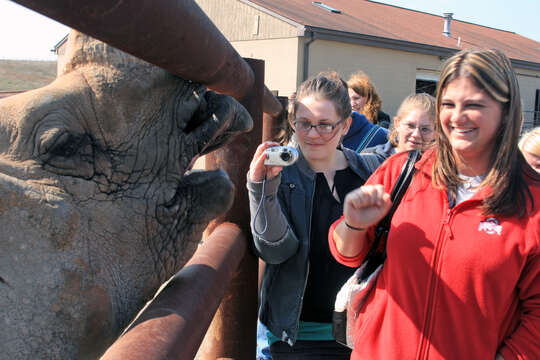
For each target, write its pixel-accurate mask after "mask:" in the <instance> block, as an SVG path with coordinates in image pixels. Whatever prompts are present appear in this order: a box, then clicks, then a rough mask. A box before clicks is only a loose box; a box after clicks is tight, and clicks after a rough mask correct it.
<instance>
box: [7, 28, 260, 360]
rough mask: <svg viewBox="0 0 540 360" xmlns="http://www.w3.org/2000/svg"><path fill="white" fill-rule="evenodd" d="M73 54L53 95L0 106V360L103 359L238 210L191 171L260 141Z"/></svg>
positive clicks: (115, 57) (139, 69) (166, 81)
mask: <svg viewBox="0 0 540 360" xmlns="http://www.w3.org/2000/svg"><path fill="white" fill-rule="evenodd" d="M67 51H68V54H67V56H68V61H67V64H66V66H65V68H64V71H63V72H62V73H61V74H60V75H59V77H58V78H57V80H56V81H54V82H53V83H52V84H51V85H49V86H46V87H44V88H41V89H37V90H34V91H30V92H27V93H24V94H21V95H17V96H12V97H8V98H5V99H3V100H0V358H1V359H95V358H97V357H99V356H100V355H101V354H102V353H103V352H104V351H105V349H106V348H107V347H108V346H109V345H110V344H111V343H112V342H113V341H114V340H115V339H116V337H117V336H118V334H119V333H120V332H121V330H122V329H123V327H124V326H126V325H127V324H128V323H129V321H130V320H132V318H133V317H134V316H135V314H136V313H137V311H138V310H139V309H140V308H141V307H142V305H143V304H144V303H145V302H146V301H147V300H148V299H150V298H151V296H152V295H153V294H154V292H155V290H156V289H157V288H158V287H159V285H160V284H161V283H162V282H163V281H165V280H166V279H167V278H168V277H169V276H171V275H172V274H174V273H175V272H176V271H178V270H179V269H180V268H181V267H182V266H183V264H185V262H186V261H187V260H188V259H189V258H190V257H191V255H192V254H193V252H194V250H195V248H196V245H197V242H198V241H199V239H200V238H201V233H202V231H203V230H204V228H205V226H206V225H207V223H208V222H209V221H210V220H211V219H212V218H215V217H216V216H218V215H220V214H222V213H224V212H225V211H226V210H227V209H228V208H229V206H230V205H231V202H232V197H233V187H232V184H231V182H230V180H229V179H228V178H227V176H226V175H225V174H224V173H223V172H221V171H215V172H197V173H195V172H193V173H191V174H190V175H187V174H185V172H186V171H187V170H189V168H190V164H191V163H192V161H193V160H194V159H195V158H196V157H197V156H199V155H201V154H204V153H206V152H209V151H211V150H213V149H215V148H216V147H219V146H221V145H223V144H224V143H225V142H227V141H228V140H230V139H231V137H232V136H233V135H235V134H236V133H238V132H243V131H247V130H249V129H250V128H251V118H250V117H249V114H248V113H247V112H246V110H245V109H244V108H243V107H241V105H239V104H238V103H237V102H235V101H234V100H233V99H231V98H230V97H226V96H223V95H217V94H214V93H212V92H206V91H205V89H204V88H203V87H202V86H200V85H197V84H194V83H191V82H187V81H184V80H182V79H180V78H178V77H175V76H173V75H171V74H169V73H167V72H165V71H163V70H161V69H159V68H157V67H155V66H152V65H149V64H147V63H145V62H142V61H140V60H136V59H135V58H133V57H131V56H129V55H127V54H125V53H122V52H120V51H118V50H116V49H114V48H111V47H110V46H107V45H105V44H103V43H101V42H99V41H96V40H94V39H91V38H88V37H86V36H84V35H81V34H78V33H76V32H72V33H71V34H70V38H69V44H68V50H67ZM209 195H211V196H209Z"/></svg>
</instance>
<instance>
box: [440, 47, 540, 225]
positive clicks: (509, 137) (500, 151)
mask: <svg viewBox="0 0 540 360" xmlns="http://www.w3.org/2000/svg"><path fill="white" fill-rule="evenodd" d="M460 77H466V78H468V79H471V80H472V81H473V82H474V83H475V84H476V86H478V88H480V89H482V90H483V91H485V92H486V94H488V95H489V96H491V97H492V98H493V99H494V100H496V101H498V102H499V103H500V104H501V105H502V119H501V125H500V127H499V129H498V131H497V133H496V135H495V139H494V143H495V147H494V149H495V150H494V151H493V153H492V154H491V169H490V170H489V172H488V174H487V176H486V178H485V179H484V181H483V182H482V186H489V187H490V188H491V193H490V194H489V195H488V196H487V197H486V198H485V199H484V200H483V205H482V209H483V213H484V214H486V215H487V214H503V215H514V214H518V215H519V216H523V215H524V214H525V212H526V204H527V198H529V199H530V200H531V204H532V200H533V199H532V195H531V193H530V191H529V188H528V186H527V184H526V182H525V178H524V175H523V172H522V169H523V165H524V159H523V157H522V156H521V154H520V152H519V149H518V139H519V133H520V131H521V124H522V121H523V118H522V111H521V100H520V94H519V85H518V82H517V79H516V75H515V73H514V70H513V69H512V65H511V63H510V60H509V59H508V57H506V55H504V54H503V53H502V52H501V51H498V50H463V51H461V52H459V53H457V54H455V55H453V56H452V57H450V58H449V59H448V60H447V61H446V62H445V64H444V65H443V69H442V71H441V77H440V81H439V83H438V86H437V121H436V122H435V139H436V143H437V146H436V159H435V164H434V166H433V182H434V184H435V185H436V186H440V187H443V188H447V189H448V191H449V194H450V195H451V196H452V197H453V198H454V199H455V196H456V193H457V187H458V185H459V184H461V183H462V180H461V179H460V178H459V175H458V170H457V166H456V160H455V158H454V153H453V151H452V146H451V144H450V141H449V140H448V138H447V137H446V135H445V134H444V132H443V130H442V126H441V123H440V119H439V114H440V110H441V98H442V94H443V92H444V90H445V89H446V86H447V85H448V84H449V83H450V82H452V81H453V80H455V79H457V78H460ZM535 179H537V177H535ZM531 206H532V205H531ZM531 209H532V207H531Z"/></svg>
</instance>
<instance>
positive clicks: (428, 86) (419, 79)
mask: <svg viewBox="0 0 540 360" xmlns="http://www.w3.org/2000/svg"><path fill="white" fill-rule="evenodd" d="M438 81H439V72H438V71H436V70H429V69H416V88H415V92H416V93H417V94H419V93H428V94H430V95H433V96H435V92H436V90H437V82H438Z"/></svg>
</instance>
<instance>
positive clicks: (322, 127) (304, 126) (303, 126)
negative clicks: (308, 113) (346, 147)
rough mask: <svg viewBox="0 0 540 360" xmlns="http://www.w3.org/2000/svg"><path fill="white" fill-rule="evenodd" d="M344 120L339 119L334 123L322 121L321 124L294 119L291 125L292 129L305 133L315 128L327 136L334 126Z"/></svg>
mask: <svg viewBox="0 0 540 360" xmlns="http://www.w3.org/2000/svg"><path fill="white" fill-rule="evenodd" d="M344 121H345V119H341V120H339V121H338V122H337V123H335V124H326V123H322V124H317V125H312V124H311V123H310V122H309V121H303V120H295V121H294V122H293V126H294V130H295V131H297V132H299V133H301V134H307V133H308V132H309V131H310V130H311V128H315V131H317V133H318V134H319V135H321V136H328V135H330V134H332V133H333V132H334V130H335V129H336V127H337V126H338V125H339V124H341V123H342V122H344Z"/></svg>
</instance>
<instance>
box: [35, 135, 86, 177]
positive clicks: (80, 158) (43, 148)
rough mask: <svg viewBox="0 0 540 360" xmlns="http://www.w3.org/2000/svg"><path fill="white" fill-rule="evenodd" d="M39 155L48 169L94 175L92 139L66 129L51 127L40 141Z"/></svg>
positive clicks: (63, 172)
mask: <svg viewBox="0 0 540 360" xmlns="http://www.w3.org/2000/svg"><path fill="white" fill-rule="evenodd" d="M39 157H40V159H41V161H43V165H44V166H45V168H46V169H48V170H50V171H53V172H55V173H58V174H61V175H71V176H81V177H84V178H91V177H92V175H93V171H94V170H93V162H94V157H93V146H92V139H91V138H90V136H88V135H87V134H77V133H72V132H69V131H67V130H66V129H62V128H60V129H58V128H56V129H50V130H49V131H46V132H44V133H43V134H42V135H41V137H40V142H39Z"/></svg>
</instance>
